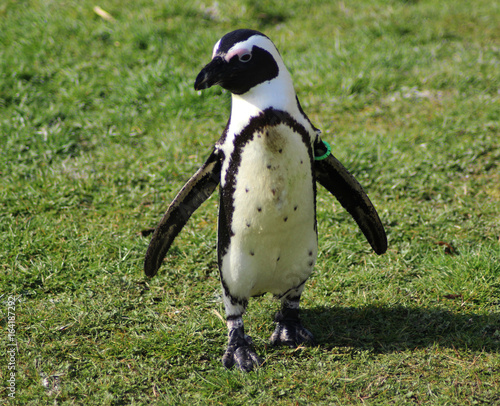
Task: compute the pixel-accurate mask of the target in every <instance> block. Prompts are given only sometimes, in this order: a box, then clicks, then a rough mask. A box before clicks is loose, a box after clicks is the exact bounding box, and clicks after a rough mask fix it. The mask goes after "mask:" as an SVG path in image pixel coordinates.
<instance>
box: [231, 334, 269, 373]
mask: <svg viewBox="0 0 500 406" xmlns="http://www.w3.org/2000/svg"><path fill="white" fill-rule="evenodd" d="M251 346H252V342H251V340H250V337H248V336H245V333H244V330H243V327H238V328H234V329H232V330H230V331H229V343H228V345H227V350H226V352H225V354H224V356H223V357H222V364H223V365H224V366H225V367H226V368H227V369H230V368H232V367H233V365H236V366H237V367H238V368H239V369H241V370H242V371H244V372H250V371H251V370H253V369H254V367H255V366H259V365H261V364H262V360H261V359H260V357H259V356H258V355H257V354H256V353H255V351H253V350H252V348H251Z"/></svg>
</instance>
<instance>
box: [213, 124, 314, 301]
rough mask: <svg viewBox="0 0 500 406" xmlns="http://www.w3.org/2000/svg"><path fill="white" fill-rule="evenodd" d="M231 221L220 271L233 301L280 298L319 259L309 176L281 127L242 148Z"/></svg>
mask: <svg viewBox="0 0 500 406" xmlns="http://www.w3.org/2000/svg"><path fill="white" fill-rule="evenodd" d="M226 170H227V169H226ZM224 177H225V170H224V168H223V173H222V179H224ZM232 218H233V223H232V232H233V233H234V236H233V237H232V238H231V241H230V244H229V247H228V250H227V252H226V255H225V256H224V257H223V259H222V268H221V271H222V276H223V278H224V282H225V283H226V285H227V287H228V288H229V290H230V292H231V294H232V295H233V296H236V297H242V298H246V297H249V296H253V295H258V294H261V293H264V292H270V293H272V294H275V295H280V294H282V293H284V292H286V291H287V290H288V289H290V288H293V287H295V286H297V285H299V284H300V283H301V282H303V281H304V280H305V279H306V278H307V277H308V276H309V275H310V273H311V272H312V269H313V267H314V263H315V259H316V254H317V237H316V231H315V209H314V189H313V176H312V173H311V162H310V157H309V155H308V152H307V147H306V145H305V144H304V142H303V140H302V137H301V135H300V134H299V133H297V132H295V131H293V130H292V129H291V128H290V127H288V126H286V125H284V124H279V125H277V126H274V127H270V128H267V129H266V130H262V131H261V132H259V133H256V134H254V137H253V139H252V140H251V141H249V142H248V143H247V144H246V145H245V147H244V149H243V151H242V153H241V164H240V166H239V168H238V173H237V177H236V188H235V192H234V213H233V217H232Z"/></svg>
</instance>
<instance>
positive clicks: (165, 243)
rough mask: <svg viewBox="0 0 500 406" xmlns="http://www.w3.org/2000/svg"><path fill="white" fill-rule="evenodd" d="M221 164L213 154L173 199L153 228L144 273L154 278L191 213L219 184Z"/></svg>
mask: <svg viewBox="0 0 500 406" xmlns="http://www.w3.org/2000/svg"><path fill="white" fill-rule="evenodd" d="M221 167H222V161H221V159H220V156H219V155H218V154H217V152H216V150H214V151H213V152H212V153H211V154H210V156H209V157H208V159H207V160H206V162H205V163H204V164H203V166H202V167H201V168H200V169H198V171H197V172H196V173H195V174H194V175H193V176H192V177H191V179H189V180H188V182H187V183H186V184H185V185H184V187H183V188H182V189H181V191H180V192H179V193H178V194H177V196H175V198H174V200H173V201H172V203H170V206H169V207H168V209H167V212H166V213H165V215H164V216H163V218H162V219H161V221H160V223H159V224H158V226H157V227H156V229H155V231H154V233H153V237H152V238H151V242H150V243H149V247H148V250H147V252H146V258H145V260H144V272H145V273H146V275H147V276H154V275H156V272H157V271H158V269H159V268H160V266H161V263H162V261H163V258H165V255H167V252H168V250H169V248H170V245H171V244H172V242H173V241H174V239H175V237H176V236H177V234H179V232H180V231H181V230H182V228H183V227H184V226H185V225H186V223H187V221H188V220H189V218H190V217H191V215H192V214H193V212H194V211H195V210H196V209H197V208H198V207H200V205H201V204H202V203H203V202H204V201H205V200H207V199H208V198H209V197H210V195H211V194H212V193H213V192H214V190H215V188H216V187H217V185H218V184H219V182H220V173H221Z"/></svg>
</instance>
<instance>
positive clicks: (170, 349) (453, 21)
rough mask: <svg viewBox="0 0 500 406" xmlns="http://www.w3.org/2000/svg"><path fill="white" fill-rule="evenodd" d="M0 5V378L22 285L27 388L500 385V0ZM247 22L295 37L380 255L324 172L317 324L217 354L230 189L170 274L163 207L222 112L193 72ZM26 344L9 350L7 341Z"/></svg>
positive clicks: (269, 307) (228, 394)
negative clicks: (157, 244) (221, 238)
mask: <svg viewBox="0 0 500 406" xmlns="http://www.w3.org/2000/svg"><path fill="white" fill-rule="evenodd" d="M304 3H305V2H300V1H288V2H282V1H271V0H267V1H265V0H264V1H259V2H255V1H244V2H238V3H235V2H231V1H226V0H224V1H219V2H217V3H211V2H201V1H190V0H188V1H182V2H181V1H168V2H167V1H144V0H142V1H136V2H123V1H118V0H104V1H102V2H100V3H99V6H100V7H102V8H103V9H104V10H106V11H108V12H109V13H110V14H111V15H112V16H113V17H114V21H106V20H104V19H102V18H100V17H99V16H98V15H97V14H95V13H94V12H93V10H92V8H93V6H94V5H95V3H93V2H90V1H87V0H83V1H78V2H77V1H65V2H58V1H42V0H38V1H37V0H31V1H24V2H18V1H14V0H6V1H3V2H2V4H0V150H1V152H0V154H1V155H0V238H1V241H2V244H1V245H2V248H1V249H0V270H1V273H0V292H1V293H0V296H1V299H0V302H1V305H2V306H1V315H2V316H1V319H0V325H1V326H2V337H1V339H0V348H1V349H2V351H1V354H2V357H5V358H4V359H3V360H0V380H1V384H0V395H1V399H9V398H8V396H7V395H8V390H7V385H8V384H7V379H8V376H9V375H8V374H9V372H10V371H8V369H7V366H6V365H7V361H8V360H7V356H6V355H5V354H6V353H5V350H6V349H7V348H8V347H7V345H8V339H7V329H6V327H7V325H8V323H7V321H8V319H7V299H8V297H9V296H15V297H16V298H17V299H18V300H17V302H16V310H15V313H16V319H15V329H16V336H15V337H16V339H17V347H18V353H17V356H16V366H17V371H16V373H17V374H16V397H15V399H14V400H12V399H11V402H12V403H17V404H61V405H62V404H68V405H69V404H86V405H125V404H152V403H156V402H157V403H158V404H192V405H207V404H221V405H223V404H228V405H233V404H234V405H237V404H250V405H252V404H255V405H256V404H262V405H289V404H294V405H295V404H299V405H310V404H324V405H327V404H342V405H349V404H361V403H363V404H367V405H387V404H396V405H402V404H427V405H458V404H460V405H473V404H485V405H491V404H500V395H499V393H500V355H499V350H500V242H499V235H500V221H499V213H500V124H499V123H500V104H499V102H500V94H499V86H500V82H499V78H500V62H499V61H500V51H499V50H500V40H499V39H500V8H499V6H498V4H496V3H495V2H492V1H487V0H479V1H474V2H468V1H461V0H458V1H451V0H450V1H442V2H433V1H429V0H420V1H418V0H416V1H403V0H401V1H398V0H392V1H382V0H363V1H359V2H340V1H339V2H331V1H311V2H308V5H305V4H304ZM240 27H250V28H255V29H259V30H261V31H263V32H265V33H266V34H267V35H268V36H269V37H271V38H272V39H273V40H274V42H275V43H276V44H277V46H278V48H279V49H280V51H281V53H282V55H283V57H284V59H285V63H286V64H287V66H288V67H289V69H290V71H291V72H292V75H293V77H294V80H295V84H296V89H297V93H298V94H299V97H300V99H301V102H302V105H303V107H304V109H305V111H306V112H307V113H308V114H309V116H310V118H311V120H312V121H313V122H314V123H315V124H316V125H317V126H319V127H320V128H322V129H323V134H324V138H325V139H327V140H328V141H329V142H330V143H331V144H332V147H333V152H334V154H335V155H336V156H337V157H338V158H339V159H340V160H341V161H342V162H343V163H344V164H345V165H346V166H347V167H348V168H349V169H350V170H351V171H352V172H353V173H354V174H355V175H356V177H357V178H358V179H359V181H360V182H361V183H362V184H363V185H364V186H365V188H366V190H367V191H368V194H369V196H370V198H371V199H372V201H373V202H374V203H375V205H376V207H377V208H378V211H379V213H380V215H381V218H382V220H383V222H384V224H385V225H386V228H387V232H388V238H389V244H390V245H389V250H388V252H387V253H386V254H385V255H383V256H380V257H377V256H376V255H375V254H373V253H371V252H370V249H369V246H368V244H367V243H366V241H364V238H363V237H362V235H361V233H360V232H359V231H358V230H357V228H356V226H355V224H354V222H353V221H352V220H351V219H350V218H349V215H348V214H347V213H346V212H345V211H344V210H343V209H342V208H341V207H340V205H339V204H338V203H337V202H336V201H335V200H334V198H333V197H331V196H329V195H328V193H327V192H325V191H324V190H322V189H320V190H319V191H318V193H319V196H318V228H319V243H320V253H319V258H318V264H317V267H316V272H315V273H314V274H313V276H312V277H311V279H310V281H309V282H308V285H307V288H306V290H305V293H304V295H303V308H304V310H303V319H304V323H305V325H306V327H307V328H309V329H310V330H311V331H312V332H313V334H314V335H315V336H316V339H317V341H318V344H319V345H318V346H317V347H313V348H299V349H296V350H290V349H284V348H278V349H275V348H272V347H269V346H268V345H267V338H268V337H269V335H270V334H271V332H272V329H273V324H272V316H273V314H274V312H275V311H276V308H277V303H276V302H274V301H273V300H272V299H271V298H269V297H263V298H260V299H255V300H251V302H250V306H249V312H248V314H247V315H246V316H245V318H246V321H247V330H248V333H249V334H250V335H251V336H252V337H253V340H254V343H255V346H256V349H257V352H258V353H259V354H260V355H261V356H262V357H263V358H264V359H265V364H264V366H263V367H262V368H260V369H258V370H257V371H255V372H252V373H249V374H243V373H240V372H238V371H226V370H225V369H224V368H223V367H222V364H221V362H220V359H221V357H222V354H223V351H224V346H225V343H226V328H225V324H224V322H223V321H222V320H221V318H220V315H223V314H224V313H223V306H222V303H221V300H220V288H219V281H218V272H217V266H216V254H215V241H216V218H217V196H214V197H212V198H211V199H210V200H209V201H207V202H206V203H205V204H204V205H203V206H202V207H201V208H200V209H199V210H198V211H197V212H196V214H195V215H194V216H193V218H192V219H191V220H190V221H189V223H188V225H187V226H186V228H185V229H184V230H183V232H182V233H181V234H180V236H179V237H178V239H177V240H176V242H175V244H174V246H173V247H172V249H171V251H170V253H169V256H168V258H167V260H166V262H165V263H164V266H163V267H162V269H161V270H160V273H159V275H157V276H156V277H155V278H153V279H151V280H148V279H146V278H145V277H144V276H143V272H142V262H143V258H144V254H145V251H146V248H147V245H148V243H149V237H146V238H144V237H142V236H141V234H140V232H141V230H143V229H146V228H149V227H153V226H154V225H155V224H156V223H157V222H158V221H159V219H160V218H161V215H162V213H163V212H164V210H165V209H166V207H167V205H168V203H169V201H170V200H171V199H172V198H173V197H174V195H175V193H176V192H177V191H178V190H179V188H180V187H181V186H182V185H183V183H184V182H185V181H186V180H187V179H188V178H189V176H190V175H191V174H192V173H193V172H194V171H195V170H196V169H197V168H198V167H199V165H201V163H202V162H203V161H204V159H205V157H206V156H207V155H208V153H209V151H210V147H211V145H212V144H213V143H214V142H215V140H217V139H218V137H219V134H220V133H221V131H222V130H223V128H224V126H225V123H226V120H227V116H228V109H229V105H230V98H229V95H228V94H227V93H226V92H223V91H221V90H220V89H218V88H217V89H211V90H209V91H206V92H203V93H197V92H195V91H194V90H193V82H194V78H195V77H196V74H197V73H198V71H199V70H200V69H201V67H202V66H203V65H204V64H205V63H207V62H208V60H209V58H210V55H211V50H212V46H213V44H214V43H215V42H216V41H217V39H218V38H220V36H222V35H223V34H224V33H226V32H228V31H230V30H233V29H235V28H240ZM4 361H5V362H4Z"/></svg>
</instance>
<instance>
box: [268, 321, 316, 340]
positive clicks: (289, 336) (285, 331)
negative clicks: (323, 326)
mask: <svg viewBox="0 0 500 406" xmlns="http://www.w3.org/2000/svg"><path fill="white" fill-rule="evenodd" d="M280 316H281V314H279V313H278V315H277V317H276V319H275V321H276V328H275V329H274V332H273V334H272V335H271V337H270V339H269V340H270V341H271V344H272V345H275V346H276V345H286V346H288V347H290V348H296V347H297V346H299V345H301V344H306V345H314V344H315V343H314V337H313V335H312V333H311V332H310V331H309V330H307V329H306V328H305V327H304V326H303V325H302V324H301V322H300V320H298V319H285V318H282V317H280Z"/></svg>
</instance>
